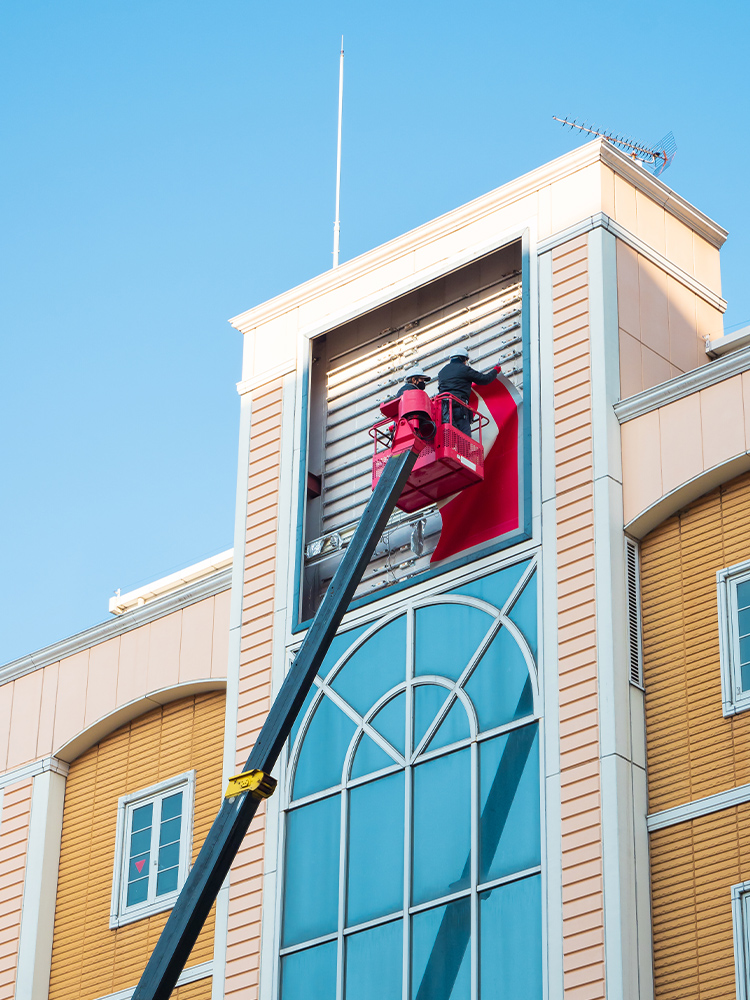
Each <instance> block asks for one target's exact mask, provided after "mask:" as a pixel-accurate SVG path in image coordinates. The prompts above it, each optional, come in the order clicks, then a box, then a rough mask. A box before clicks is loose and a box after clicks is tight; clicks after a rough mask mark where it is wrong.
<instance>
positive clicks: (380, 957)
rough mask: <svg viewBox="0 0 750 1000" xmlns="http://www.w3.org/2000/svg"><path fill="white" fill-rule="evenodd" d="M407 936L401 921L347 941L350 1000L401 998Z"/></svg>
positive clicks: (380, 926)
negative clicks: (405, 936) (404, 945)
mask: <svg viewBox="0 0 750 1000" xmlns="http://www.w3.org/2000/svg"><path fill="white" fill-rule="evenodd" d="M403 939H404V934H403V930H402V925H401V921H400V920H394V921H392V922H391V923H388V924H380V925H379V926H378V927H373V928H371V929H370V930H368V931H359V932H358V933H357V934H350V935H349V937H347V939H346V996H347V997H349V1000H385V998H386V997H388V998H390V997H394V998H395V997H400V996H401V976H402V973H401V970H402V968H403V959H402V954H403Z"/></svg>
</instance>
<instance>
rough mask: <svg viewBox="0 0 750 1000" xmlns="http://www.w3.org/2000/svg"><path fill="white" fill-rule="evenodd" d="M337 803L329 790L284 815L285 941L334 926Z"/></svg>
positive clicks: (293, 941) (319, 934)
mask: <svg viewBox="0 0 750 1000" xmlns="http://www.w3.org/2000/svg"><path fill="white" fill-rule="evenodd" d="M340 812H341V805H340V800H339V797H338V796H337V795H332V796H330V797H329V798H327V799H321V800H320V801H319V802H313V803H311V805H309V806H302V807H301V808H299V809H294V810H293V811H292V812H291V813H290V814H289V817H288V819H287V840H286V883H285V889H286V892H285V895H284V934H283V943H284V945H290V944H296V943H297V942H299V941H310V940H312V939H313V938H317V937H322V936H323V935H324V934H329V933H330V932H331V931H335V930H336V927H337V925H338V909H339V829H340Z"/></svg>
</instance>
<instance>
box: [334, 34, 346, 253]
mask: <svg viewBox="0 0 750 1000" xmlns="http://www.w3.org/2000/svg"><path fill="white" fill-rule="evenodd" d="M343 110H344V36H343V35H342V36H341V56H340V57H339V141H338V146H337V149H336V221H335V222H334V223H333V265H332V266H333V267H338V266H339V235H340V233H341V219H340V218H339V202H340V200H341V118H342V114H343Z"/></svg>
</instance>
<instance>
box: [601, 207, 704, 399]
mask: <svg viewBox="0 0 750 1000" xmlns="http://www.w3.org/2000/svg"><path fill="white" fill-rule="evenodd" d="M635 193H636V194H638V193H639V192H635ZM647 200H648V199H643V201H644V203H645V201H647ZM663 214H664V213H663V211H662V215H663ZM666 219H668V220H670V222H669V223H668V225H667V227H666V231H667V234H671V236H670V242H669V247H668V249H669V250H670V251H671V253H672V255H673V256H672V258H671V259H673V260H674V261H675V263H678V261H680V262H681V263H680V266H683V265H684V264H687V263H688V260H687V258H688V257H690V259H691V260H692V253H688V250H687V249H686V247H689V248H692V245H693V243H692V240H691V239H689V238H690V237H693V236H694V234H693V233H691V232H690V230H689V229H688V228H687V227H686V226H683V225H682V223H680V222H678V221H677V220H676V219H674V218H672V216H670V215H666ZM676 227H680V228H679V229H677V228H676ZM652 228H653V227H652ZM673 230H674V232H673ZM678 237H679V238H678ZM696 239H697V237H696ZM651 242H652V245H654V244H655V243H659V244H660V245H661V242H662V241H661V240H660V239H657V238H656V234H652V236H651ZM700 242H701V243H703V242H704V241H702V240H701V241H700ZM657 249H659V247H657ZM711 249H712V250H713V253H714V254H715V255H716V260H717V266H718V250H714V249H713V248H711ZM661 252H662V253H663V252H664V250H663V249H662V250H661ZM684 269H685V270H687V272H688V273H689V274H692V273H693V271H694V270H695V268H694V267H692V265H691V267H690V269H687V268H684ZM617 305H618V312H619V325H620V397H621V398H622V399H625V398H626V397H627V396H632V395H634V394H635V393H637V392H642V391H643V390H644V389H650V388H651V387H652V386H654V385H659V384H660V383H661V382H666V381H667V380H668V379H670V378H675V376H677V375H680V374H682V373H683V372H687V371H692V370H693V369H695V368H699V367H700V366H701V365H704V364H706V363H707V361H708V358H707V357H706V351H705V340H704V338H705V337H706V336H708V337H710V338H711V339H713V338H714V337H717V336H720V335H721V333H722V331H723V325H722V316H721V313H720V312H719V311H718V310H717V309H713V308H712V307H711V306H710V305H709V304H708V303H707V302H705V301H704V300H703V299H702V298H700V296H698V295H696V294H695V293H694V292H692V291H691V290H690V289H689V288H687V287H686V286H685V285H683V284H682V283H681V282H679V281H677V279H676V278H673V277H672V276H671V275H668V274H667V273H666V272H665V271H662V270H661V268H659V267H657V266H656V264H654V263H653V262H652V261H650V260H648V259H647V258H646V257H644V256H642V255H641V254H639V253H636V251H635V250H633V249H632V247H630V246H628V245H627V244H626V243H624V242H623V241H622V240H618V241H617Z"/></svg>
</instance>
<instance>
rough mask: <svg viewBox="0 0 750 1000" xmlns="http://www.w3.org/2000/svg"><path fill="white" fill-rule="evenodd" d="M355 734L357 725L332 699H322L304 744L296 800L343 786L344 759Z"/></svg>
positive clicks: (298, 766) (299, 766)
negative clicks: (336, 786) (326, 789)
mask: <svg viewBox="0 0 750 1000" xmlns="http://www.w3.org/2000/svg"><path fill="white" fill-rule="evenodd" d="M356 731H357V726H356V724H355V723H354V722H352V720H351V719H350V718H349V716H348V715H344V713H343V712H342V711H341V709H340V708H339V707H338V706H337V705H334V703H333V702H332V701H331V699H330V698H323V699H322V700H321V702H320V704H319V705H318V707H317V708H316V709H315V714H314V715H313V717H312V719H311V720H310V725H309V727H308V730H307V733H306V734H305V738H304V740H303V742H302V748H301V750H300V755H299V763H298V764H297V772H296V777H295V780H294V797H295V799H301V798H304V797H305V796H306V795H312V794H313V792H321V791H323V789H325V788H332V787H333V786H334V785H339V784H341V771H342V768H343V766H344V756H345V754H346V751H347V748H348V747H349V744H350V743H351V740H352V736H354V734H355V732H356Z"/></svg>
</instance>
